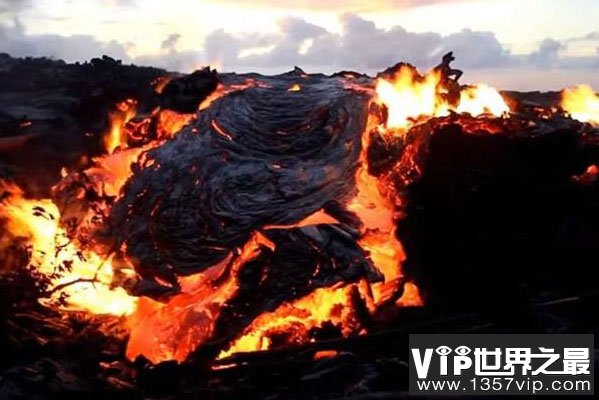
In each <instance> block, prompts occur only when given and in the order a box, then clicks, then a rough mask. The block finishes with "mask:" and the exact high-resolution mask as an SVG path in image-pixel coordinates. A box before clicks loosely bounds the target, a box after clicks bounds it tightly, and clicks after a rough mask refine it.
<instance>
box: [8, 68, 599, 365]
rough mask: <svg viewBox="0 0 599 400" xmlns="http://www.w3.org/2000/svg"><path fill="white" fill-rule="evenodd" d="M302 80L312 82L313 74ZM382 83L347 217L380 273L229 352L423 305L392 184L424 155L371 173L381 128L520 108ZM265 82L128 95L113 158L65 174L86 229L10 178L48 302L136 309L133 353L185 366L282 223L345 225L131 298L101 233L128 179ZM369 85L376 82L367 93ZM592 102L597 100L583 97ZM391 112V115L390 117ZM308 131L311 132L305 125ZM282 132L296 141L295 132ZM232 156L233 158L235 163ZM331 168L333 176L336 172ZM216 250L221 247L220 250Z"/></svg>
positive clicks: (567, 101) (245, 333)
mask: <svg viewBox="0 0 599 400" xmlns="http://www.w3.org/2000/svg"><path fill="white" fill-rule="evenodd" d="M301 78H302V79H307V76H302V77H301ZM339 79H341V78H339ZM167 81H168V80H166V79H165V80H164V81H161V83H160V85H159V90H163V88H164V85H166V82H167ZM375 84H376V86H375V89H374V92H372V93H371V96H370V99H369V100H368V102H369V106H370V107H369V108H368V109H369V110H371V111H370V113H369V115H368V116H367V118H365V121H366V122H365V129H364V131H363V132H362V135H361V138H359V139H360V142H361V147H360V151H359V157H358V164H357V166H356V168H355V175H354V182H352V185H353V188H354V191H353V196H351V197H350V198H349V199H347V200H346V201H345V203H344V204H341V206H343V207H344V208H345V209H344V212H345V213H348V214H351V215H352V216H353V217H355V219H356V220H357V222H356V226H357V229H356V232H352V233H351V234H346V236H347V237H349V236H351V235H355V236H354V237H355V239H356V243H357V245H358V246H359V249H360V251H361V252H362V253H363V255H364V258H365V259H367V260H368V262H369V263H371V264H372V266H373V267H374V269H376V271H378V273H380V276H378V279H377V280H374V279H373V281H372V282H369V281H368V280H367V279H365V278H360V279H357V280H355V281H352V282H337V283H335V284H330V285H327V286H324V287H315V288H312V290H311V291H310V292H309V293H308V294H306V295H301V296H298V297H297V298H296V299H295V300H291V301H285V302H283V303H282V304H278V305H277V306H276V307H272V308H271V309H269V310H268V311H265V312H262V313H261V314H260V315H258V316H257V317H256V318H254V319H253V320H252V321H250V322H249V323H248V324H246V326H245V327H244V328H243V329H242V330H241V331H240V332H238V333H237V334H236V335H235V337H234V338H233V339H231V340H230V341H229V342H228V343H226V344H225V345H222V346H221V348H220V350H219V351H220V355H218V357H219V358H226V357H228V356H230V355H232V354H235V353H238V352H248V351H257V350H267V349H270V348H273V347H276V346H282V345H286V346H288V345H293V344H301V343H307V342H310V341H313V340H315V336H317V335H315V332H316V331H318V330H319V329H322V328H323V327H325V326H334V327H336V329H337V332H338V334H339V335H342V336H350V335H359V334H363V333H365V332H366V328H365V327H364V326H363V325H364V324H362V322H361V320H360V318H359V316H358V315H357V314H358V313H357V312H356V303H357V302H362V304H363V305H364V308H365V309H366V310H367V312H368V313H370V314H371V316H372V317H373V318H375V317H376V315H377V313H379V311H380V310H381V309H383V308H385V307H398V308H401V307H417V306H422V305H423V299H422V297H421V294H420V292H419V289H418V283H417V282H413V281H411V280H410V278H409V277H407V276H405V274H404V273H403V271H402V268H401V265H402V263H403V262H404V260H405V259H406V257H407V256H406V254H404V251H403V249H402V245H401V243H400V241H399V240H398V238H397V235H396V233H397V232H396V229H397V228H396V227H397V221H398V219H399V218H401V212H400V210H401V209H402V205H403V203H405V202H406V201H407V200H406V199H405V198H404V196H403V194H402V193H399V192H395V191H394V190H392V189H390V188H391V187H392V183H391V182H390V179H391V177H390V175H391V174H392V172H393V171H395V170H397V169H402V168H404V169H417V168H418V166H417V163H416V162H415V161H414V160H413V156H414V154H413V152H416V151H417V150H416V149H415V148H412V149H411V150H410V147H409V146H408V148H407V149H406V151H405V152H404V153H403V156H402V157H401V158H400V159H397V160H394V162H395V164H394V165H395V166H394V167H393V171H391V172H389V173H387V174H378V175H377V174H374V173H373V171H370V170H369V159H368V158H369V150H370V149H371V144H372V140H373V139H372V137H373V134H375V133H376V134H378V135H380V137H382V138H383V140H386V141H390V140H392V139H393V138H398V137H404V136H406V135H407V133H408V132H409V131H410V130H411V129H412V128H414V127H416V126H417V125H418V124H420V123H422V122H426V121H429V120H431V119H432V118H435V117H444V116H448V115H453V114H462V113H464V114H469V115H470V116H472V117H476V116H480V118H482V119H493V118H504V117H506V118H507V117H509V112H510V110H509V108H508V106H507V105H506V103H505V101H504V100H503V98H502V96H501V95H500V94H499V92H497V91H496V90H495V89H492V88H490V87H488V86H486V85H477V86H470V87H463V88H460V87H459V86H457V87H455V86H454V87H448V86H446V84H447V81H446V78H445V77H443V76H442V75H441V73H440V72H438V71H434V70H433V71H431V72H429V73H428V74H426V75H425V76H420V75H419V74H418V72H417V71H416V70H415V69H414V68H412V67H408V66H402V67H401V68H399V69H398V70H397V71H395V72H394V73H393V74H392V75H390V76H389V75H387V76H381V77H379V78H378V79H377V80H376V82H375ZM260 85H262V84H260V83H259V82H256V81H247V82H246V83H245V84H237V85H235V84H232V85H222V84H221V85H219V87H218V89H217V90H216V91H214V92H213V93H212V94H211V95H210V96H208V97H207V99H206V100H205V101H204V102H202V104H201V105H200V106H199V109H198V113H197V114H179V113H176V112H174V111H171V110H166V109H165V110H163V109H160V108H157V109H155V110H153V111H152V112H151V113H150V114H149V115H146V116H144V117H142V116H137V115H136V112H137V108H138V105H137V102H136V101H135V100H133V99H128V100H125V101H123V102H120V103H119V104H118V105H117V107H116V109H115V111H113V112H112V113H111V125H110V129H109V131H108V133H107V134H106V136H105V138H104V145H105V151H106V154H104V155H102V156H98V157H95V158H94V159H93V163H92V165H88V166H86V168H85V169H83V170H82V171H79V172H72V173H70V174H68V173H65V174H64V175H65V176H64V177H63V180H62V181H61V182H60V183H59V184H58V185H57V186H56V187H55V191H56V192H57V193H59V194H60V193H63V192H65V193H67V194H69V193H71V192H66V191H67V190H72V191H73V193H74V196H72V197H69V196H68V195H67V196H66V197H67V198H69V200H68V201H67V203H72V204H76V203H77V204H83V205H82V206H80V207H79V208H80V211H79V214H80V215H77V217H78V218H77V219H78V221H79V222H78V225H76V226H73V224H72V223H71V222H69V221H70V220H69V219H68V218H66V217H65V216H61V212H59V209H62V207H61V208H59V206H58V205H57V204H56V203H55V200H51V199H28V198H27V196H26V195H25V194H24V193H23V192H22V191H21V190H20V189H19V188H18V187H16V186H15V185H13V184H8V183H3V186H2V192H4V196H3V200H2V203H1V204H0V216H1V217H2V219H3V220H5V221H6V222H5V226H6V230H7V232H8V236H6V237H4V236H3V241H2V242H1V245H2V247H6V246H8V243H9V241H10V240H16V239H17V238H20V239H24V240H25V242H26V244H27V246H28V248H29V251H30V259H29V263H30V265H31V266H33V267H34V268H36V269H37V271H38V272H39V273H40V274H42V275H44V276H47V277H49V279H50V286H51V288H50V292H51V296H50V299H46V300H44V302H45V303H47V304H50V301H51V300H52V299H53V300H56V299H58V298H60V299H61V306H60V307H63V308H65V309H67V310H74V309H76V310H85V311H88V312H90V313H94V314H106V313H108V314H113V315H126V316H128V317H127V321H126V326H127V328H128V330H129V334H130V335H129V343H128V346H127V351H126V355H127V357H128V358H129V359H134V358H136V357H138V356H144V357H146V358H147V359H149V360H150V361H152V362H154V363H157V362H160V361H165V360H176V361H178V362H182V361H184V360H185V359H186V358H187V357H188V356H189V354H190V353H191V352H193V351H194V350H196V349H197V348H198V347H201V346H202V345H204V344H206V343H209V342H210V341H213V340H214V339H215V338H214V337H213V336H214V335H215V331H216V327H215V326H216V322H217V320H218V318H219V316H220V315H221V314H222V313H223V311H224V310H227V308H228V307H229V302H230V301H231V300H232V299H233V298H234V297H235V296H236V295H237V294H238V291H239V287H240V275H241V274H242V273H243V272H244V268H246V266H247V265H248V264H250V263H255V262H259V261H260V260H261V258H260V256H261V255H262V253H269V252H270V253H272V252H276V251H277V245H276V244H275V243H274V241H273V240H271V239H270V238H269V236H268V231H269V230H270V229H274V228H276V229H287V228H289V229H298V228H305V227H311V226H319V225H331V226H335V225H340V224H341V222H339V221H340V218H339V216H338V215H336V214H335V215H333V214H334V213H331V212H329V211H327V210H323V209H320V210H317V211H314V210H312V211H314V212H311V213H309V215H307V216H305V218H303V219H302V220H300V221H294V222H293V223H288V221H287V222H285V223H280V224H279V223H276V224H264V225H263V226H261V227H259V228H258V229H256V230H255V231H254V232H253V233H252V234H251V235H250V237H249V239H248V240H245V242H244V243H242V244H238V245H237V246H235V248H234V249H233V250H232V251H230V252H229V253H228V254H227V255H226V257H224V258H223V259H221V260H220V261H219V262H216V263H215V264H214V265H212V266H209V267H208V268H206V269H204V270H203V271H201V272H197V273H193V274H188V275H187V276H177V277H175V278H173V279H171V280H170V281H169V279H168V277H164V276H163V277H157V278H156V283H157V284H160V285H163V286H164V287H169V288H174V289H176V291H177V292H176V293H174V294H172V295H170V296H169V297H167V298H160V299H151V298H149V297H144V296H142V297H138V296H136V295H133V294H131V293H134V292H133V291H131V290H129V291H126V290H125V287H127V288H129V286H127V284H126V282H128V281H129V280H135V278H136V271H135V269H136V268H134V266H133V264H134V262H133V261H135V260H131V259H128V257H126V256H123V257H116V256H115V253H116V252H117V250H118V251H121V252H122V253H124V254H125V255H126V254H127V253H126V251H124V250H123V249H115V248H114V247H111V246H108V245H106V244H105V243H101V241H97V240H96V237H97V235H95V234H96V233H97V232H99V231H102V229H103V227H104V224H105V223H106V218H107V215H109V214H110V210H111V208H112V206H113V205H114V204H115V201H117V199H119V198H120V197H121V196H122V195H123V190H124V188H125V185H126V184H127V181H128V180H130V178H131V177H132V176H133V175H134V174H135V173H136V172H135V171H138V170H140V169H143V168H160V167H161V166H160V165H158V164H156V163H155V160H153V159H151V158H148V152H149V151H150V150H152V149H157V148H159V147H160V146H161V145H162V144H163V143H166V141H168V140H170V139H171V138H173V137H175V135H177V134H178V133H179V132H180V131H181V130H183V129H184V127H186V126H188V125H189V124H190V123H191V122H193V121H195V120H196V118H197V115H201V113H202V112H204V110H206V109H209V108H210V107H211V105H212V104H213V103H214V102H215V101H216V100H217V99H218V98H221V97H223V96H227V95H229V94H231V93H232V92H237V91H241V90H244V89H245V88H247V87H253V86H260ZM365 86H367V85H365ZM310 90H311V88H310V86H309V85H304V84H303V83H302V84H301V85H300V84H298V83H295V82H293V83H291V84H288V83H286V84H285V88H284V89H283V91H284V92H285V93H287V94H286V95H287V96H289V98H290V99H291V100H289V101H292V100H293V99H296V98H301V96H307V95H310ZM368 90H369V89H364V92H367V91H368ZM360 95H363V94H360ZM581 97H584V98H585V99H586V100H580V98H581ZM589 98H590V100H589ZM581 104H582V105H581ZM597 104H598V103H597V97H596V96H595V97H594V102H593V97H592V96H590V95H589V94H588V93H586V91H585V90H583V89H579V90H578V91H576V92H572V93H571V92H566V93H565V95H564V108H565V109H566V110H568V111H569V112H570V113H571V114H572V116H574V117H575V118H579V119H581V120H587V121H590V122H597V121H599V119H595V118H597ZM383 109H384V110H385V111H384V112H381V111H380V110H383ZM377 110H378V111H377ZM232 111H233V112H235V111H236V110H232ZM319 112H320V111H319ZM324 114H325V113H323V115H324ZM273 115H274V114H273ZM327 118H328V116H327ZM211 126H212V128H213V129H216V130H217V131H218V132H220V136H221V137H226V140H228V141H234V140H236V139H235V138H236V136H234V135H231V134H230V133H228V132H229V130H228V128H227V127H226V126H222V124H219V123H217V121H216V120H212V121H211ZM298 129H299V130H300V131H301V130H302V129H307V128H305V127H303V126H301V125H300V126H299V128H298ZM149 132H152V135H153V136H152V135H150V133H149ZM194 133H195V132H194ZM277 134H278V135H279V136H280V137H285V135H286V134H287V132H277ZM223 140H224V139H223ZM229 156H230V154H227V153H226V152H223V153H222V157H223V158H226V157H229ZM272 168H273V169H277V168H281V165H279V164H273V165H272ZM353 171H354V170H352V173H353ZM322 173H327V170H326V168H323V172H322ZM298 175H301V177H302V178H303V177H304V176H303V175H302V174H298ZM417 177H418V173H415V174H414V175H413V177H412V178H410V179H417ZM405 183H406V184H409V183H410V182H409V180H408V182H405ZM198 184H201V182H198ZM73 188H75V189H73ZM89 192H93V193H94V194H95V195H96V197H95V198H94V199H93V200H91V199H88V197H87V193H89ZM58 197H60V196H58ZM67 205H69V204H67ZM7 239H8V241H7ZM214 247H215V248H216V249H217V250H220V249H219V248H217V247H218V246H216V245H215V246H214ZM408 256H409V255H408ZM281 338H283V339H281Z"/></svg>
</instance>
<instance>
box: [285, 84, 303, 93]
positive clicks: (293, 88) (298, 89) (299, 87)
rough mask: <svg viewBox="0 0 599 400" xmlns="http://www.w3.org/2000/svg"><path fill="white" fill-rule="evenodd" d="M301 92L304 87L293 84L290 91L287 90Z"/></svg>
mask: <svg viewBox="0 0 599 400" xmlns="http://www.w3.org/2000/svg"><path fill="white" fill-rule="evenodd" d="M300 90H302V87H301V86H300V85H299V84H297V83H295V84H293V85H292V86H291V87H290V88H289V89H287V91H289V92H299V91H300Z"/></svg>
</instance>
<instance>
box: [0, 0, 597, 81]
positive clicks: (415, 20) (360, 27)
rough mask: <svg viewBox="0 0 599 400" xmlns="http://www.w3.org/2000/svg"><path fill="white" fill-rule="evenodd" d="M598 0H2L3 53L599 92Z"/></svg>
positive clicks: (0, 33)
mask: <svg viewBox="0 0 599 400" xmlns="http://www.w3.org/2000/svg"><path fill="white" fill-rule="evenodd" d="M597 21H599V0H379V1H377V0H369V1H359V0H347V1H338V0H303V1H295V0H169V1H163V0H0V52H6V53H9V54H11V55H13V56H46V57H52V58H57V59H64V60H65V61H69V62H73V61H86V60H89V59H91V58H93V57H97V56H99V55H102V54H107V55H110V56H112V57H114V58H118V59H121V60H123V62H124V63H135V64H141V65H154V66H158V67H164V68H167V69H169V70H173V71H181V72H190V71H192V70H194V69H196V68H199V67H201V66H204V65H208V64H209V65H212V66H213V67H216V68H217V69H218V70H220V71H235V72H248V71H255V72H261V73H266V74H271V73H279V72H284V71H288V70H290V69H293V67H294V66H296V65H297V66H300V67H301V68H303V69H304V70H305V71H307V72H324V73H331V72H334V71H338V70H347V69H351V70H357V71H360V72H366V73H369V74H374V73H376V72H377V71H380V70H383V69H385V68H386V67H388V66H390V65H393V64H395V63H396V62H398V61H405V62H410V63H412V64H414V65H416V66H417V67H418V68H420V69H422V70H424V69H427V68H430V67H432V66H434V65H435V64H436V63H437V62H438V61H439V59H440V57H441V56H442V55H443V54H444V53H445V52H446V51H449V50H453V51H454V54H455V56H456V61H455V62H454V67H456V68H460V69H462V70H464V72H465V74H464V77H463V78H462V81H463V82H465V83H466V82H468V83H478V82H486V83H488V84H491V85H494V86H497V87H499V88H502V89H515V90H554V89H561V88H563V87H567V86H572V85H574V84H578V83H588V84H590V85H592V86H593V87H594V88H595V89H596V90H599V74H598V73H597V72H598V71H599V23H597Z"/></svg>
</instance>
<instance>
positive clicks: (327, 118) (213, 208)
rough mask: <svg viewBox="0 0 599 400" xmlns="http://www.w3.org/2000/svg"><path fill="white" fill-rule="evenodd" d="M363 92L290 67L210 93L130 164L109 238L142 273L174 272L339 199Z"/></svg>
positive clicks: (353, 157)
mask: <svg viewBox="0 0 599 400" xmlns="http://www.w3.org/2000/svg"><path fill="white" fill-rule="evenodd" d="M295 83H299V84H300V85H301V90H299V91H289V89H290V88H291V87H292V86H293V85H294V84H295ZM368 100H369V99H368V96H366V95H363V94H359V93H357V92H354V91H351V90H347V89H345V88H344V86H343V79H342V78H331V77H324V76H307V75H302V76H301V77H300V76H299V75H298V74H294V73H289V74H283V75H279V76H275V77H268V78H263V79H261V82H260V83H258V84H256V85H254V86H252V87H250V88H247V89H244V90H241V91H239V92H234V93H232V94H229V95H227V96H225V97H223V98H221V99H219V100H217V101H216V102H214V103H213V104H212V105H211V106H210V107H209V108H208V109H206V110H205V111H202V112H200V115H199V117H198V120H197V121H196V122H195V123H193V124H192V125H191V126H189V127H187V128H186V129H185V130H184V131H183V132H181V133H180V134H179V135H177V136H176V137H175V138H174V139H173V140H171V141H169V142H167V143H165V144H164V145H162V146H161V147H159V148H156V149H154V150H152V151H150V152H149V153H148V154H147V157H146V161H145V162H144V165H142V166H141V167H140V168H139V171H135V173H134V175H133V177H132V178H131V179H130V181H129V182H128V184H127V186H126V187H125V190H124V195H123V197H122V198H121V199H120V200H119V201H118V202H117V203H116V204H115V206H114V207H113V209H112V212H111V216H110V218H111V221H112V226H113V229H114V233H115V235H116V237H117V245H118V247H119V248H121V245H122V244H126V249H127V250H126V251H127V253H128V255H129V256H130V258H131V259H133V261H134V263H135V264H136V269H137V270H138V272H139V273H140V274H141V276H142V277H143V278H147V279H149V280H150V281H152V280H153V278H154V277H160V278H161V279H162V280H167V281H169V282H174V279H173V278H174V277H175V276H176V275H179V274H191V273H196V272H199V271H201V270H203V269H204V268H207V267H209V266H211V265H213V264H214V263H216V262H218V261H220V260H222V259H223V258H224V257H225V256H226V255H227V254H228V253H229V252H231V250H233V249H234V248H236V247H240V246H242V245H243V244H244V243H245V242H246V241H247V240H248V239H249V237H250V234H251V233H252V232H253V231H255V230H257V229H261V228H264V227H268V226H269V225H285V224H293V223H296V222H298V221H300V220H302V219H303V218H305V217H307V216H309V215H310V214H312V213H314V212H315V211H317V210H319V209H321V208H323V207H325V208H329V209H335V208H337V209H339V206H338V205H339V204H344V203H345V202H346V201H347V200H348V199H349V198H350V197H351V196H352V195H353V194H354V174H355V170H356V167H357V164H358V159H359V154H360V149H361V136H362V132H363V130H364V129H365V124H366V118H367V116H368V112H367V106H368ZM335 204H337V206H335ZM331 205H333V206H331ZM353 228H356V227H355V226H354V227H353ZM146 283H147V282H146Z"/></svg>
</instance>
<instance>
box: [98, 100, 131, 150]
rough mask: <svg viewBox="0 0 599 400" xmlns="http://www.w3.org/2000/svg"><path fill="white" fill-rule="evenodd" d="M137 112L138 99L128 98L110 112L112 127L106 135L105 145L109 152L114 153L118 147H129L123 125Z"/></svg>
mask: <svg viewBox="0 0 599 400" xmlns="http://www.w3.org/2000/svg"><path fill="white" fill-rule="evenodd" d="M136 112H137V101H135V100H133V99H127V100H124V101H121V102H120V103H118V104H117V105H116V107H115V109H114V110H113V111H112V112H110V114H109V116H108V117H109V120H110V129H109V130H108V132H107V133H106V135H105V137H104V146H105V148H106V152H107V153H108V154H112V153H113V152H114V151H115V150H116V149H117V147H121V148H126V147H127V137H126V135H124V134H123V127H124V126H125V124H126V123H127V122H129V120H131V119H132V118H133V117H135V114H136Z"/></svg>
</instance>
